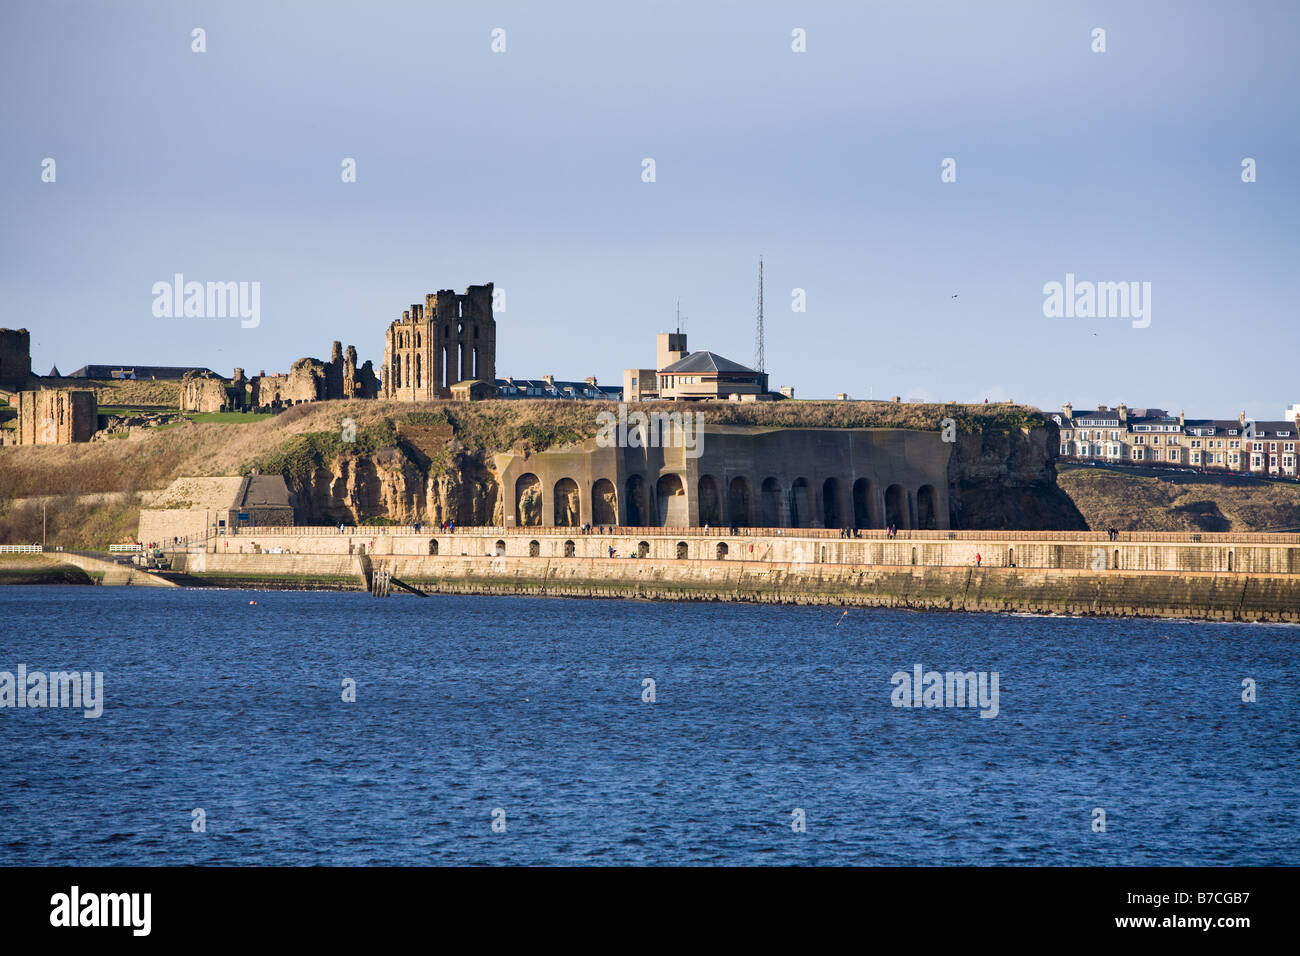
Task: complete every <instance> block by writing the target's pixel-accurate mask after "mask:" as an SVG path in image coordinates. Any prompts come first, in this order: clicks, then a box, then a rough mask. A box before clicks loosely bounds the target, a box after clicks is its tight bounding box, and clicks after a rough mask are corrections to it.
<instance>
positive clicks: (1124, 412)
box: [1115, 402, 1128, 423]
mask: <svg viewBox="0 0 1300 956" xmlns="http://www.w3.org/2000/svg"><path fill="white" fill-rule="evenodd" d="M1115 410H1116V411H1117V412H1119V420H1120V422H1121V423H1123V422H1126V421H1128V406H1127V405H1125V404H1124V403H1123V402H1120V403H1119V407H1118V408H1117V409H1115Z"/></svg>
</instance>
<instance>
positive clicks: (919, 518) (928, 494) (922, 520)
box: [916, 485, 939, 531]
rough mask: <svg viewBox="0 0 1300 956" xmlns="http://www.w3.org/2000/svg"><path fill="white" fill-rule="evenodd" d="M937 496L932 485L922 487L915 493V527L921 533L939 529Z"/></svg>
mask: <svg viewBox="0 0 1300 956" xmlns="http://www.w3.org/2000/svg"><path fill="white" fill-rule="evenodd" d="M937 500H938V496H937V495H935V492H934V486H933V485H922V486H921V487H920V488H918V489H917V491H916V526H917V527H918V528H920V529H921V530H922V531H935V530H937V529H938V527H939V513H938V510H937V504H936V503H937Z"/></svg>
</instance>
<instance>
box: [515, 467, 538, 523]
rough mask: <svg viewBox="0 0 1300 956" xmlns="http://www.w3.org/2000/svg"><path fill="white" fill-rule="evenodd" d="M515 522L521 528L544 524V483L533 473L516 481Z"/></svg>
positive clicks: (521, 476)
mask: <svg viewBox="0 0 1300 956" xmlns="http://www.w3.org/2000/svg"><path fill="white" fill-rule="evenodd" d="M515 522H516V523H517V524H518V525H519V526H520V527H521V528H539V527H541V524H542V482H541V480H540V479H539V478H538V477H537V476H536V475H534V474H532V473H531V472H530V473H528V474H525V475H520V476H519V478H518V479H517V480H516V481H515Z"/></svg>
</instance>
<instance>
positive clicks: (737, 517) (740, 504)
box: [727, 478, 752, 528]
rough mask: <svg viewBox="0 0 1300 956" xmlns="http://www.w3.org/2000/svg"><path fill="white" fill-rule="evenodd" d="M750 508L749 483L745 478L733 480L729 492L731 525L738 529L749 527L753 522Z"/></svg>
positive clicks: (728, 504) (728, 501)
mask: <svg viewBox="0 0 1300 956" xmlns="http://www.w3.org/2000/svg"><path fill="white" fill-rule="evenodd" d="M749 506H750V501H749V482H748V481H746V480H745V479H744V478H732V479H731V485H730V486H729V488H728V491H727V511H728V513H729V514H730V515H731V523H732V524H733V525H735V526H736V527H737V528H748V527H749V524H750V521H751V520H752V519H751V518H750V511H749Z"/></svg>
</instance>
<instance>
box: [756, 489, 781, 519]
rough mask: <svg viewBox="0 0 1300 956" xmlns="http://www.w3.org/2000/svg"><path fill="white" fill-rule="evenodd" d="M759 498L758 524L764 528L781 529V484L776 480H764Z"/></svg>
mask: <svg viewBox="0 0 1300 956" xmlns="http://www.w3.org/2000/svg"><path fill="white" fill-rule="evenodd" d="M758 497H759V518H758V523H759V524H760V525H761V526H762V527H764V528H779V527H780V526H781V483H780V482H779V481H777V480H776V479H775V478H764V479H763V484H762V487H761V488H760V489H759V492H758Z"/></svg>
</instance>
